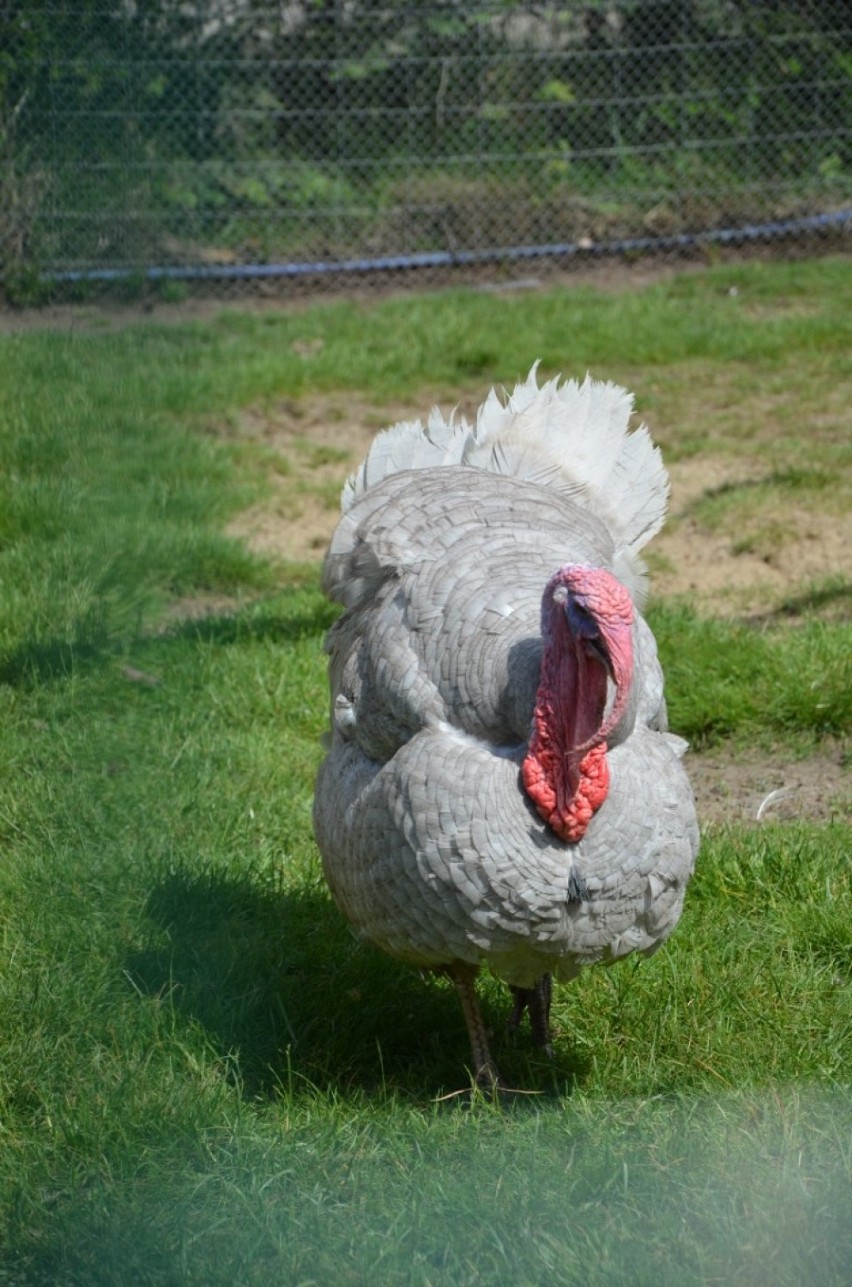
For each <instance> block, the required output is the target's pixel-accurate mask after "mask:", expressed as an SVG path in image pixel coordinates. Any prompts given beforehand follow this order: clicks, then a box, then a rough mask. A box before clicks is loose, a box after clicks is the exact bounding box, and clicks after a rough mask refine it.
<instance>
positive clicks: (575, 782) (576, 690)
mask: <svg viewBox="0 0 852 1287" xmlns="http://www.w3.org/2000/svg"><path fill="white" fill-rule="evenodd" d="M572 596H573V598H572ZM572 620H573V622H574V625H573V628H572ZM632 624H633V610H632V604H631V602H630V598H629V595H628V594H627V591H626V590H625V589H624V587H623V586H622V585H621V584H620V583H619V582H618V581H616V580H615V578H614V577H613V576H611V574H610V573H608V572H604V571H602V570H599V569H588V568H571V567H568V568H563V569H561V571H560V572H558V573H557V574H556V575H555V576H554V577H553V578H552V579H551V581H550V582H549V583H548V586H547V589H546V590H545V593H544V598H543V601H542V638H543V645H544V647H543V651H542V660H541V675H540V680H539V687H538V692H537V695H536V704H535V711H534V714H533V727H532V735H531V737H530V742H529V748H528V751H527V755H526V758H525V759H524V762H523V765H522V768H521V778H522V782H523V785H524V788H525V790H526V792H527V794H528V795H529V797H530V799H531V800H532V802H533V804H534V805H535V807H536V810H537V811H538V813H539V816H540V817H541V818H543V819H544V821H545V822H546V823H547V824H548V826H550V827H551V828H552V830H553V831H555V833H556V834H557V835H558V836H559V837H560V838H561V839H563V840H567V841H572V842H573V841H577V840H580V839H581V838H582V837H583V835H584V834H585V831H586V828H587V827H588V825H589V822H590V820H591V818H592V815H593V813H594V812H595V811H596V810H597V809H599V808H600V806H601V805H602V804H603V802H604V800H605V799H606V795H607V790H608V788H609V766H608V764H607V758H606V749H607V748H606V737H607V734H608V733H609V732H610V731H611V730H612V729H613V728H614V727H615V725H616V724H617V723H618V721H619V719H620V718H621V716H622V714H623V713H624V710H625V709H626V706H627V702H628V698H629V690H630V684H631V682H632V678H633V648H632ZM609 677H611V678H612V679H613V681H614V683H615V700H614V702H613V706H612V710H611V712H610V715H609V717H608V718H606V719H605V711H606V702H607V679H608V678H609Z"/></svg>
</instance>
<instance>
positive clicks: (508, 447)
mask: <svg viewBox="0 0 852 1287" xmlns="http://www.w3.org/2000/svg"><path fill="white" fill-rule="evenodd" d="M537 368H538V363H536V364H535V365H534V366H533V367H532V369H531V371H530V373H529V375H528V376H527V378H526V380H524V381H523V382H522V383H520V384H518V385H516V387H515V389H514V391H513V392H512V394H511V395H510V396H509V397H508V398H507V399H506V400H505V401H501V399H500V398H499V397H498V395H497V393H496V392H495V391H494V390H493V389H492V390H491V392H490V393H489V395H488V397H487V398H486V400H485V402H484V403H483V404H482V406H481V407H480V408H479V411H478V412H477V416H476V423H475V425H471V424H470V423H469V422H468V421H467V420H466V419H465V418H464V417H463V416H462V417H458V418H457V417H456V415H455V413H451V414H450V416H449V419H445V417H444V416H443V415H442V413H441V412H440V411H439V410H438V409H437V408H435V409H434V410H433V411H432V413H431V415H430V417H429V419H428V421H427V423H426V425H425V426H424V425H423V424H422V423H421V421H419V420H417V421H406V422H402V423H400V424H397V425H394V426H393V427H392V428H390V429H387V430H385V431H384V432H383V433H380V434H379V435H378V436H377V438H376V440H375V442H374V443H373V445H372V447H371V448H370V451H369V454H368V455H367V458H366V460H365V461H364V462H363V464H362V465H361V466H360V468H359V469H358V470H357V471H356V472H355V474H353V476H352V477H351V478H350V479H349V480H348V482H347V483H346V485H345V487H344V490H343V496H342V498H341V506H342V509H343V512H344V514H345V513H346V511H347V510H348V509H349V508H350V507H351V505H352V504H353V502H354V501H355V500H356V499H357V498H358V497H359V496H360V495H362V494H363V492H365V491H367V490H368V489H369V488H370V487H373V486H375V485H376V483H378V482H381V480H382V479H383V478H387V477H388V475H390V474H394V473H398V472H400V471H401V470H406V469H426V468H436V467H438V468H439V467H442V466H447V465H468V466H470V467H471V468H474V469H483V470H486V471H488V472H490V473H496V474H504V475H507V476H509V477H513V478H521V479H524V480H525V481H527V482H532V483H537V484H539V485H540V486H542V487H552V488H554V489H555V490H557V491H559V492H562V493H563V494H564V495H567V496H570V498H571V499H572V500H573V501H575V502H576V503H577V504H579V505H581V506H583V508H585V509H588V510H590V511H591V512H593V513H594V514H596V515H597V517H598V518H600V519H602V520H603V522H604V523H606V525H607V527H608V528H609V531H610V533H611V534H612V537H613V541H614V543H615V547H616V560H615V566H614V571H615V573H616V575H617V576H619V577H620V579H621V580H622V581H624V582H625V584H627V585H628V586H629V588H630V589H631V591H632V592H633V594H634V596H636V597H638V598H639V599H640V600H641V599H642V598H643V597H644V585H645V569H644V565H643V563H642V560H641V558H640V557H639V551H640V550H641V549H642V547H643V546H644V545H646V544H647V542H648V541H649V540H650V539H651V537H652V536H654V535H655V533H656V532H658V531H659V530H660V528H661V527H662V525H663V522H664V520H665V515H666V505H667V501H668V494H669V480H668V474H667V473H666V469H665V466H664V465H663V462H662V458H661V456H660V452H659V449H658V448H657V447H655V446H654V444H653V442H652V441H651V437H650V434H649V433H648V430H647V428H646V427H645V426H644V425H640V426H639V427H638V428H636V429H634V430H633V431H632V432H630V431H629V421H630V416H631V414H632V411H633V396H632V394H630V393H628V392H627V390H625V389H622V388H620V387H619V386H618V385H616V384H611V383H609V382H608V381H607V382H604V381H599V380H592V379H591V378H590V377H589V376H586V378H585V380H584V381H583V382H582V384H580V383H578V382H577V381H576V380H566V381H565V382H564V383H563V384H560V383H559V379H558V377H557V378H555V379H552V380H548V381H546V382H545V383H544V384H543V385H541V386H540V387H539V384H538V380H537Z"/></svg>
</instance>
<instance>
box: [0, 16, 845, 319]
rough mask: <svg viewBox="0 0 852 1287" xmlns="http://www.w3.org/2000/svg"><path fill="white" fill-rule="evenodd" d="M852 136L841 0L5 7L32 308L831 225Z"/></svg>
mask: <svg viewBox="0 0 852 1287" xmlns="http://www.w3.org/2000/svg"><path fill="white" fill-rule="evenodd" d="M851 134H852V4H850V3H849V2H848V0H767V2H766V3H752V2H751V0H620V2H619V0H586V2H585V3H567V4H531V3H511V2H509V0H506V2H504V3H478V4H477V3H464V2H463V0H444V3H434V4H413V3H403V2H401V0H383V2H381V3H376V2H373V0H301V2H298V0H294V2H292V3H290V2H288V0H279V3H278V4H277V5H272V4H270V3H268V0H77V2H76V3H73V4H72V3H71V2H70V0H53V2H52V3H51V2H50V0H39V2H36V0H0V180H2V194H0V254H1V255H2V264H3V279H4V285H5V292H6V296H7V298H8V299H9V300H11V301H12V302H21V301H26V302H36V301H37V300H38V299H40V298H43V297H44V296H45V293H46V292H48V293H49V292H56V291H57V290H59V289H60V288H63V287H64V288H65V289H66V290H71V289H73V290H76V291H78V292H83V291H84V290H85V289H87V288H88V289H91V288H92V285H93V283H98V282H102V283H103V282H105V283H107V284H112V283H120V282H123V283H125V284H126V283H128V282H129V283H130V284H131V285H132V284H134V283H135V284H137V285H139V284H140V283H144V282H145V281H146V280H148V281H154V282H158V283H160V287H159V288H160V289H162V290H168V289H177V287H176V286H175V283H179V282H182V281H187V282H192V281H204V280H212V281H213V282H214V283H220V284H221V288H222V289H225V288H226V287H227V285H228V284H229V283H230V284H231V285H234V284H236V283H239V282H245V281H249V282H251V281H257V280H258V279H264V278H266V279H284V280H285V281H288V280H289V281H293V280H295V279H298V278H310V279H312V280H313V279H316V278H317V277H328V278H332V279H335V278H339V277H340V276H341V275H344V274H351V273H369V272H371V271H376V270H381V269H406V268H420V269H430V268H431V269H438V270H442V271H447V270H452V269H453V268H454V267H457V266H460V265H462V266H463V265H467V266H475V265H479V264H483V263H484V264H494V263H497V262H500V263H502V264H504V265H511V264H524V263H527V262H528V261H529V260H530V259H537V260H548V261H550V260H558V259H560V258H561V259H562V260H563V261H564V260H566V259H568V260H571V261H574V260H577V259H582V258H583V257H588V256H590V255H599V254H601V253H604V252H619V251H620V252H630V253H638V252H642V251H650V250H660V249H669V250H671V249H675V250H685V249H690V248H692V247H694V246H696V245H700V244H702V243H703V242H706V241H708V240H709V241H720V242H726V241H732V242H737V241H743V240H750V241H760V240H763V239H768V238H781V237H783V238H785V239H786V242H787V244H791V245H794V246H795V245H798V244H802V243H803V242H805V241H806V240H808V241H809V240H810V239H812V238H813V237H814V236H815V235H817V234H819V235H821V236H823V237H829V236H830V237H832V238H833V239H835V240H838V239H841V238H843V237H844V236H845V235H847V234H848V231H849V228H850V218H852V137H851ZM833 244H834V243H833ZM181 289H183V287H181Z"/></svg>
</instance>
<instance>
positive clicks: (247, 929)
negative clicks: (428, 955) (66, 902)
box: [127, 873, 587, 1103]
mask: <svg viewBox="0 0 852 1287" xmlns="http://www.w3.org/2000/svg"><path fill="white" fill-rule="evenodd" d="M146 912H147V917H148V920H149V922H150V924H151V928H152V943H151V946H149V947H147V948H143V949H142V950H139V951H136V952H134V953H133V954H132V955H131V957H130V958H129V959H128V961H127V972H128V976H129V978H130V979H131V981H132V983H133V986H134V987H135V988H136V989H137V990H138V991H139V992H140V993H142V994H145V995H151V996H161V997H168V998H169V1001H170V1003H171V1004H172V1005H173V1006H174V1007H175V1009H176V1011H178V1012H180V1013H182V1014H184V1015H186V1016H187V1017H190V1018H192V1019H193V1020H195V1021H196V1022H198V1023H199V1024H200V1025H201V1026H202V1027H203V1028H204V1030H205V1032H206V1033H207V1035H208V1037H209V1038H210V1040H211V1042H212V1043H213V1045H214V1047H215V1048H216V1049H217V1050H219V1051H221V1053H222V1054H223V1056H224V1055H230V1056H233V1057H234V1058H235V1060H236V1063H237V1065H238V1067H239V1072H240V1078H241V1081H242V1085H243V1088H244V1092H245V1094H246V1095H247V1096H249V1097H252V1096H258V1095H261V1096H263V1095H270V1094H274V1093H276V1091H278V1090H280V1089H281V1088H282V1087H286V1088H288V1089H291V1090H296V1091H298V1090H299V1088H300V1087H303V1088H304V1089H305V1090H306V1091H310V1090H312V1088H316V1089H318V1090H321V1091H329V1090H332V1091H335V1092H338V1093H347V1092H350V1091H356V1090H360V1091H362V1092H366V1093H370V1094H373V1093H379V1092H391V1093H393V1094H396V1095H400V1096H402V1097H403V1098H410V1099H412V1100H416V1101H417V1102H420V1103H422V1102H424V1100H425V1099H427V1098H429V1097H432V1096H434V1095H439V1094H441V1093H442V1092H444V1091H455V1090H459V1089H460V1088H462V1087H464V1086H465V1085H466V1084H467V1079H468V1074H467V1072H466V1067H467V1064H468V1063H469V1047H468V1042H467V1035H466V1032H465V1027H464V1022H463V1019H462V1015H461V1011H460V1008H459V1005H458V1002H457V999H456V996H455V993H454V991H453V989H452V988H451V987H450V986H449V985H448V984H447V983H446V982H444V981H442V980H438V979H436V978H435V977H434V976H431V975H426V974H421V973H420V972H418V971H417V970H414V969H412V968H411V967H408V966H405V965H403V964H401V963H399V962H396V961H394V960H392V959H391V958H390V957H388V956H386V955H385V954H384V953H382V952H379V951H377V950H376V949H374V948H372V947H370V946H369V945H366V944H362V943H360V942H358V941H357V939H356V938H355V936H354V935H353V933H352V931H351V930H350V928H349V927H348V925H346V923H345V922H344V921H343V918H342V917H341V916H340V914H339V912H338V911H337V910H336V908H335V907H334V906H333V904H332V903H331V901H330V898H329V896H328V894H327V893H326V891H325V887H324V885H323V884H322V883H321V882H320V881H319V879H318V880H317V881H316V883H315V884H314V885H307V886H305V887H300V888H299V889H298V890H281V889H278V890H276V889H273V888H269V889H264V888H262V887H260V886H258V885H256V884H254V883H252V882H251V881H249V880H246V879H245V878H234V877H230V876H228V875H226V874H216V873H209V874H206V875H203V876H197V875H193V874H188V873H187V874H183V873H175V874H172V875H169V876H167V877H165V878H164V879H163V880H162V881H161V882H160V883H159V884H157V885H156V886H155V887H154V888H153V889H152V890H151V892H150V895H149V897H148V901H147V907H146ZM481 992H482V994H483V1012H484V1014H485V1018H486V1022H487V1023H488V1024H489V1026H490V1027H491V1028H492V1029H493V1030H494V1032H495V1033H496V1034H497V1035H496V1036H495V1039H494V1051H495V1055H496V1057H497V1058H498V1061H499V1062H500V1065H501V1068H502V1071H503V1074H504V1077H505V1078H506V1080H507V1081H508V1082H509V1084H511V1085H517V1086H519V1087H523V1088H524V1089H529V1090H533V1091H538V1092H539V1093H543V1094H554V1093H555V1094H560V1095H564V1094H566V1093H568V1092H570V1090H571V1088H572V1086H573V1085H574V1084H575V1083H576V1081H577V1080H578V1079H579V1078H581V1077H582V1076H584V1075H585V1073H586V1072H587V1067H586V1065H585V1064H584V1063H583V1062H582V1061H580V1060H578V1059H575V1058H572V1056H571V1055H570V1054H569V1055H568V1056H567V1058H566V1057H564V1056H557V1060H556V1061H555V1062H554V1063H552V1064H551V1063H548V1062H545V1061H543V1060H542V1059H541V1058H540V1057H539V1056H537V1055H536V1054H535V1053H534V1052H533V1050H532V1048H531V1045H530V1041H529V1036H528V1034H526V1033H522V1034H519V1035H518V1036H517V1037H516V1038H514V1039H513V1040H512V1041H511V1042H509V1040H508V1038H506V1037H504V1036H503V1034H504V1033H505V1023H506V1018H507V1015H508V1010H509V997H508V993H507V991H506V990H505V989H504V988H502V987H499V988H498V986H497V985H496V984H495V983H494V982H493V981H492V980H486V981H485V982H484V984H483V986H482V988H481Z"/></svg>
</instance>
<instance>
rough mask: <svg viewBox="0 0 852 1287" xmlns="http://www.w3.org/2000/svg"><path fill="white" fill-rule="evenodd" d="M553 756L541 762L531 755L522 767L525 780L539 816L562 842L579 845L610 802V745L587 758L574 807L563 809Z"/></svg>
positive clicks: (599, 747) (601, 745)
mask: <svg viewBox="0 0 852 1287" xmlns="http://www.w3.org/2000/svg"><path fill="white" fill-rule="evenodd" d="M550 758H551V756H549V755H548V753H547V752H546V751H545V752H543V753H542V754H541V755H540V756H539V757H538V758H537V757H536V756H534V755H532V754H530V755H528V756H527V757H526V759H525V760H524V762H523V764H522V766H521V780H522V781H523V784H524V788H525V790H526V792H527V795H528V796H529V797H530V799H531V800H532V802H533V804H534V805H535V808H536V812H537V813H538V815H539V817H540V818H542V819H543V820H544V821H545V822H546V823H547V825H548V826H549V827H551V828H552V829H553V831H555V832H556V834H557V836H559V838H560V839H561V840H567V841H569V842H571V843H576V842H577V841H578V840H582V838H583V836H584V835H585V834H586V828H587V827H588V825H589V823H590V822H591V820H592V815H593V814H594V813H596V812H597V810H598V809H599V808H600V807H601V805H602V804H603V802H604V800H605V799H606V795H607V791H608V790H609V764H608V763H607V758H606V743H605V742H599V743H598V745H597V746H593V747H592V749H591V750H590V751H588V752H587V753H586V755H584V756H583V758H582V760H581V761H580V764H579V773H580V781H579V783H578V786H577V790H576V792H575V794H574V797H573V799H572V800H571V802H570V804H568V805H567V806H565V807H563V808H562V809H560V808H559V807H558V803H557V799H556V790H555V788H554V786H553V785H552V783H553V782H555V781H556V780H557V778H556V775H555V774H554V772H553V770H552V766H550V765H548V763H547V760H548V759H550Z"/></svg>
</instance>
